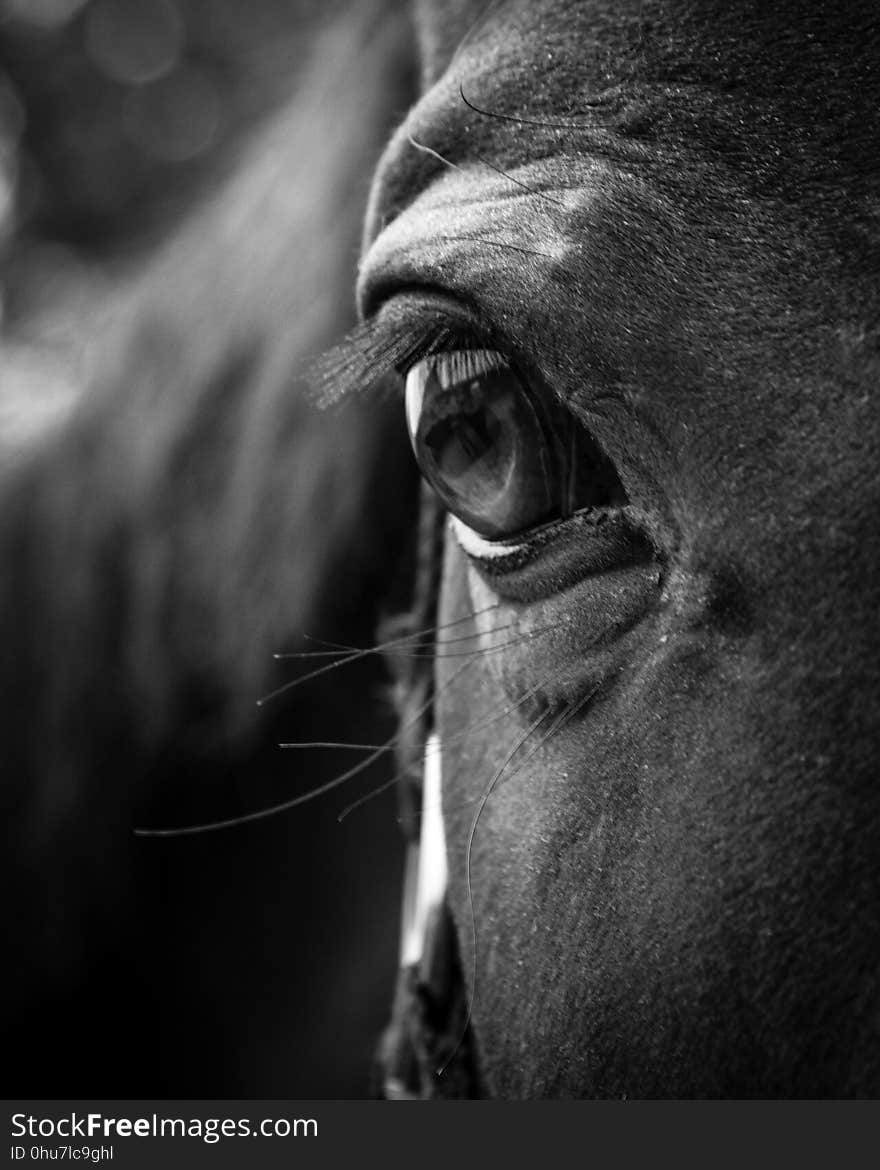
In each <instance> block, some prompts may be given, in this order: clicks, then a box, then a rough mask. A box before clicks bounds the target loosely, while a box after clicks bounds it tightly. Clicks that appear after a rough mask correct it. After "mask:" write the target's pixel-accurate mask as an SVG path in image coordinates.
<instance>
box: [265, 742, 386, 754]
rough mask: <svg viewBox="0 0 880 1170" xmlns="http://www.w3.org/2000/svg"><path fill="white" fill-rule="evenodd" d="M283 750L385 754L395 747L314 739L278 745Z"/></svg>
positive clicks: (381, 744)
mask: <svg viewBox="0 0 880 1170" xmlns="http://www.w3.org/2000/svg"><path fill="white" fill-rule="evenodd" d="M276 746H277V747H279V748H283V749H284V750H285V751H290V750H292V749H294V748H336V749H337V750H339V749H340V748H341V749H343V750H345V749H347V750H349V751H353V752H385V751H393V750H394V749H393V747H390V748H388V747H386V746H385V744H383V743H343V742H342V740H332V739H312V740H303V741H302V742H292V743H279V744H277V745H276Z"/></svg>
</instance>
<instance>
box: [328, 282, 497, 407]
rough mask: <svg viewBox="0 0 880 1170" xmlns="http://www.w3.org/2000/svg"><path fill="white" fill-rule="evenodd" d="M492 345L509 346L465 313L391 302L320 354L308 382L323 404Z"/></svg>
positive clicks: (368, 389) (338, 400)
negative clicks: (429, 362) (438, 357)
mask: <svg viewBox="0 0 880 1170" xmlns="http://www.w3.org/2000/svg"><path fill="white" fill-rule="evenodd" d="M492 348H502V349H503V346H498V344H497V342H494V341H493V340H492V339H491V338H490V337H489V336H487V332H483V331H480V330H478V329H477V328H475V327H474V325H473V323H472V322H470V321H468V320H467V319H466V318H465V317H464V315H462V316H461V317H459V316H458V315H456V319H455V320H454V321H453V319H452V315H451V314H448V315H447V314H444V313H443V312H442V311H440V310H439V309H438V308H437V306H436V305H433V306H432V305H430V304H428V305H426V307H425V308H424V309H423V310H422V311H420V312H418V313H415V312H414V311H413V307H412V306H410V305H406V306H404V305H395V302H393V301H391V302H388V304H387V305H386V306H385V308H384V310H383V311H382V312H381V313H379V314H377V315H376V316H374V317H370V318H369V319H368V320H366V321H364V322H362V323H361V324H360V325H358V326H356V327H355V328H354V329H353V330H352V331H351V332H350V333H349V334H347V336H346V337H344V338H343V340H342V341H341V342H339V344H338V345H335V346H334V347H333V348H332V349H329V350H327V351H326V352H325V353H324V354H322V355H321V356H320V357H319V358H317V359H316V360H315V361H314V362H313V363H312V365H311V367H310V368H309V369H308V370H307V372H306V382H307V384H308V385H309V388H310V390H311V392H312V394H313V396H314V397H315V399H316V401H317V403H318V405H320V406H330V405H333V404H335V403H337V402H341V401H342V400H343V399H345V398H347V397H349V396H351V395H352V394H355V393H359V392H360V393H362V392H369V391H370V390H372V389H375V388H376V387H377V386H379V385H380V384H381V383H382V382H383V380H384V379H386V378H387V377H388V376H389V375H391V374H395V375H397V377H398V378H400V379H402V378H403V377H404V376H405V375H406V373H407V371H408V370H409V369H410V368H411V367H412V366H415V365H417V364H418V363H419V362H420V361H423V360H424V359H425V358H427V357H431V356H432V355H434V354H437V353H442V352H445V351H450V350H469V349H492Z"/></svg>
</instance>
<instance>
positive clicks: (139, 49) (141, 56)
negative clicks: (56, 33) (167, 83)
mask: <svg viewBox="0 0 880 1170" xmlns="http://www.w3.org/2000/svg"><path fill="white" fill-rule="evenodd" d="M85 22H86V26H85V46H86V51H87V53H88V54H89V56H90V57H91V59H92V61H94V63H95V65H97V67H98V68H99V69H100V70H101V71H102V72H103V73H104V74H106V76H107V77H110V78H111V79H112V80H113V81H121V82H124V83H127V84H129V85H143V84H145V83H146V82H149V81H155V80H157V79H158V78H160V77H164V76H165V75H166V74H167V73H170V72H171V70H172V69H173V68H174V67H175V65H176V64H177V62H178V61H179V59H180V55H181V52H182V51H183V45H184V40H185V32H184V27H183V21H182V19H181V16H180V11H179V9H178V7H177V4H176V3H174V0H94V3H92V4H91V6H90V7H89V10H88V12H87V13H86V18H85Z"/></svg>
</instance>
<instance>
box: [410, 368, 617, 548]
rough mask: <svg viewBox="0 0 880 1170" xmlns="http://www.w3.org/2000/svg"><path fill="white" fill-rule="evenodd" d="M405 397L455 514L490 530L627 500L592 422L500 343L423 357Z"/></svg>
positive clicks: (429, 469)
mask: <svg viewBox="0 0 880 1170" xmlns="http://www.w3.org/2000/svg"><path fill="white" fill-rule="evenodd" d="M544 397H549V396H544ZM405 405H406V418H407V426H408V428H409V435H410V441H411V443H412V446H413V450H414V452H415V456H416V460H417V461H418V464H419V467H420V469H421V472H422V475H423V476H424V477H425V479H426V480H427V481H428V483H430V484H431V486H432V487H433V488H434V490H435V491H436V492H437V494H438V496H439V497H440V498H441V500H443V502H444V503H445V504H446V506H447V507H448V508H449V510H450V512H452V514H453V515H455V516H457V517H458V518H459V519H460V520H462V521H463V522H464V523H465V524H467V525H468V526H469V527H470V528H472V529H473V530H474V531H475V532H477V533H479V534H480V535H481V536H484V537H486V538H488V539H490V540H506V539H509V538H511V537H515V536H518V535H520V534H523V533H525V532H527V531H528V530H529V529H532V528H535V527H536V526H538V525H541V524H545V523H547V522H549V521H551V520H554V519H558V518H561V517H564V516H567V515H570V514H571V513H572V512H574V511H576V510H579V509H581V508H585V507H599V506H607V505H609V504H618V503H625V502H626V497H625V493H624V492H623V489H622V487H620V483H619V480H618V479H617V476H616V474H615V473H614V470H613V468H611V466H610V464H609V463H608V461H607V459H606V458H605V456H604V455H603V454H602V453H601V452H600V451H599V449H598V448H597V447H596V445H595V443H594V442H593V441H592V439H591V438H590V436H589V435H588V434H587V432H586V431H585V430H584V428H583V427H582V426H581V425H580V424H579V423H578V422H577V421H576V420H575V419H574V418H573V416H572V415H571V414H569V412H568V411H566V410H565V409H564V407H562V406H560V405H558V404H557V403H556V402H555V401H554V400H551V401H543V399H542V397H540V396H539V395H537V394H535V393H534V392H532V391H531V390H530V389H529V387H528V386H527V385H526V384H525V382H524V381H523V380H522V378H521V377H520V376H519V374H518V373H517V371H515V370H514V369H513V367H512V366H511V365H510V363H509V361H508V359H507V358H505V357H504V355H503V354H500V353H497V352H495V351H494V350H482V349H473V350H455V351H451V352H448V353H438V354H434V355H432V356H430V357H427V358H425V359H424V360H422V361H420V362H418V363H417V364H416V365H414V366H413V367H412V368H411V369H410V370H409V372H408V374H407V376H406V394H405Z"/></svg>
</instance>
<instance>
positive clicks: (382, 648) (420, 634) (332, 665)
mask: <svg viewBox="0 0 880 1170" xmlns="http://www.w3.org/2000/svg"><path fill="white" fill-rule="evenodd" d="M497 608H498V603H497V602H496V603H495V604H494V605H489V606H487V607H486V609H484V610H477V611H476V612H475V613H469V614H466V615H465V616H464V617H461V618H457V619H456V620H455V621H453V622H449V623H448V624H447V625H446V626H429V627H428V628H427V629H424V630H417V631H415V633H412V634H406V635H405V636H403V637H400V638H392V639H391V641H389V642H385V643H380V644H379V645H377V646H369V647H366V648H364V649H363V650H355V651H353V652H352V653H351V654H350V655H349V656H348V657H347V658H341V659H339V660H338V661H336V662H329V663H327V665H326V666H319V667H318V668H317V669H316V670H311V671H309V672H308V674H304V675H302V676H301V677H300V678H294V679H291V680H290V682H286V683H283V684H282V685H281V686H280V687H276V689H275V690H274V691H270V692H269V694H268V695H264V696H263V698H262V699H258V700H257V706H258V707H262V706H263V705H264V704H265V703H269V702H271V700H272V699H277V698H278V697H279V695H283V694H285V693H286V692H287V691H291V690H293V689H294V687H298V686H302V684H303V683H306V682H310V681H311V680H312V679H314V678H318V677H319V676H320V675H322V674H327V673H328V672H329V671H331V670H336V669H337V668H338V667H340V666H346V665H347V664H348V663H350V662H355V661H357V660H358V659H361V658H366V657H367V656H368V655H370V654H384V653H385V652H386V651H387V650H390V649H391V648H392V647H394V646H402V645H405V644H406V643H407V642H412V641H413V640H414V639H416V638H425V637H427V636H428V635H430V634H433V633H435V632H436V631H437V630H440V629H448V628H449V627H451V626H457V625H461V624H462V623H463V622H469V621H472V620H473V619H474V618H475V617H478V616H479V615H480V614H481V613H486V612H487V611H488V610H492V609H497Z"/></svg>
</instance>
